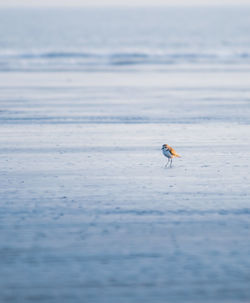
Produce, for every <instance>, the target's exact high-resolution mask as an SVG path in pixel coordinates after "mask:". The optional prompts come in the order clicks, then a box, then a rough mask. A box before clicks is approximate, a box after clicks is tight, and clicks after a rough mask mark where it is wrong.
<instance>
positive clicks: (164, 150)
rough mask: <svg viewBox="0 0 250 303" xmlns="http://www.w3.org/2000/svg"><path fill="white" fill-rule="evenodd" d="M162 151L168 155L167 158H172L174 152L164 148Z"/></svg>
mask: <svg viewBox="0 0 250 303" xmlns="http://www.w3.org/2000/svg"><path fill="white" fill-rule="evenodd" d="M162 153H163V155H164V156H165V157H167V158H172V154H171V153H170V151H169V150H166V149H163V150H162Z"/></svg>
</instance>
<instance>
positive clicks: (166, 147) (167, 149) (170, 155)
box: [161, 144, 181, 167]
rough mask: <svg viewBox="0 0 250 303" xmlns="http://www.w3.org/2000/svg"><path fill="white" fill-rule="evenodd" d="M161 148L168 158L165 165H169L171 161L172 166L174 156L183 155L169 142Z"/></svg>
mask: <svg viewBox="0 0 250 303" xmlns="http://www.w3.org/2000/svg"><path fill="white" fill-rule="evenodd" d="M161 150H162V153H163V155H164V156H165V157H167V158H168V162H167V164H166V165H165V167H167V166H168V163H169V162H170V167H171V166H172V161H173V158H174V157H178V158H180V157H181V156H180V155H178V154H177V152H176V151H175V150H174V149H173V148H172V147H171V146H169V145H167V144H163V145H162V148H161Z"/></svg>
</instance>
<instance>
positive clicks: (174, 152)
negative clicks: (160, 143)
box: [169, 147, 181, 158]
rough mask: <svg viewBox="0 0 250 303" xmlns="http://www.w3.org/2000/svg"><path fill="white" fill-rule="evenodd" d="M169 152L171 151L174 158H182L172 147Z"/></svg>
mask: <svg viewBox="0 0 250 303" xmlns="http://www.w3.org/2000/svg"><path fill="white" fill-rule="evenodd" d="M169 150H170V153H171V154H172V155H173V156H175V157H179V158H180V157H181V156H180V155H178V154H177V152H176V151H175V150H174V149H173V148H172V147H170V148H169Z"/></svg>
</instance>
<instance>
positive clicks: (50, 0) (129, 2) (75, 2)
mask: <svg viewBox="0 0 250 303" xmlns="http://www.w3.org/2000/svg"><path fill="white" fill-rule="evenodd" d="M241 4H243V5H246V4H247V5H250V0H0V6H13V7H16V6H109V5H119V6H120V5H121V6H156V5H171V6H172V5H180V6H184V5H185V6H190V5H191V6H192V5H241Z"/></svg>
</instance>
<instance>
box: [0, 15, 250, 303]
mask: <svg viewBox="0 0 250 303" xmlns="http://www.w3.org/2000/svg"><path fill="white" fill-rule="evenodd" d="M227 12H228V11H227ZM16 13H17V12H16ZM23 13H25V14H28V12H27V11H25V12H23ZM23 13H20V15H19V13H18V16H19V18H21V16H22V14H23ZM39 14H41V12H39ZM43 14H44V15H43V16H47V15H46V14H47V12H43ZM72 14H73V13H72ZM102 14H104V13H102ZM120 14H124V12H122V13H121V12H120ZM217 14H219V12H217ZM230 14H233V15H234V14H236V15H235V16H237V11H236V12H233V11H230ZM211 16H212V15H211ZM211 16H210V17H211ZM226 16H227V14H226ZM30 18H31V17H30ZM102 18H104V16H102ZM211 18H212V17H211ZM223 18H226V17H225V16H224V17H223ZM31 19H32V18H31ZM31 19H30V20H31ZM243 19H244V18H242V19H241V20H239V23H238V22H236V21H233V22H236V23H234V25H238V24H241V23H242V22H243V21H242V20H243ZM28 20H29V19H28ZM233 20H238V19H233ZM27 22H28V21H27ZM58 22H59V21H58ZM75 22H76V21H75ZM172 22H173V24H175V23H174V21H173V20H172ZM24 24H26V23H24ZM49 24H50V23H49ZM190 24H191V23H190ZM153 25H154V26H156V24H155V23H154V22H152V21H151V27H152V28H154V27H153ZM191 25H192V24H191ZM72 26H73V25H72ZM208 28H209V27H208ZM235 28H237V26H236V27H235ZM142 29H143V27H142ZM9 30H10V29H9ZM26 30H27V29H24V28H21V29H20V31H21V32H24V33H25V31H26ZM92 30H93V29H92ZM56 32H57V31H56V30H55V33H56ZM170 32H172V31H170ZM189 35H191V34H190V32H189ZM10 37H12V38H13V37H15V38H16V39H17V36H16V34H13V35H12V36H11V34H10ZM91 37H92V36H91ZM160 37H162V35H160ZM222 37H224V36H223V35H222ZM244 37H245V36H244V35H243V38H244ZM6 39H7V38H6ZM13 39H14V38H13ZM237 39H239V37H238V36H232V41H234V42H235V44H237V43H238V42H237V41H238V40H237ZM244 39H245V40H244ZM244 39H243V40H244V41H247V39H248V38H247V37H245V38H244ZM177 40H178V39H177ZM219 40H220V41H221V39H219ZM243 40H242V41H243ZM2 41H4V39H3V38H2ZM10 41H11V39H10V40H9V43H10ZM53 41H54V40H53ZM72 41H73V42H74V41H78V40H77V39H72ZM98 41H99V40H98ZM178 41H179V40H178ZM215 41H217V38H216V37H215V40H214V42H215ZM179 42H180V41H179ZM2 43H3V42H2ZM26 43H31V42H29V41H28V42H27V41H26ZM53 43H54V42H53ZM10 44H11V43H10ZM45 44H46V43H45ZM56 44H57V43H56ZM42 45H44V44H42ZM46 45H47V44H46ZM57 45H59V43H58V44H57ZM237 45H238V44H237ZM242 45H243V43H242V44H241V46H242ZM75 47H76V48H77V47H78V44H77V43H75ZM93 47H94V45H93ZM111 48H112V47H111ZM111 48H110V49H111ZM14 50H15V51H18V52H19V51H20V50H19V49H18V50H17V47H16V45H14V46H13V48H12V51H14ZM8 60H10V61H8ZM8 60H7V62H8V72H7V71H6V70H2V72H1V73H0V104H1V108H0V121H1V124H0V130H1V136H0V143H1V145H0V146H1V147H0V154H1V157H0V165H1V170H0V184H1V187H0V194H1V213H0V240H1V241H0V256H1V258H0V274H1V277H2V278H1V282H0V287H1V291H0V301H2V302H18V303H19V302H21V303H23V302H36V301H40V302H46V303H47V302H93V303H96V302H101V303H103V302H108V303H112V302H114V303H116V302H124V303H125V302H126V303H127V302H142V301H143V302H150V303H151V302H160V303H163V302H171V303H172V302H177V303H179V302H180V303H181V302H200V303H203V302H213V303H214V302H227V303H228V302H249V300H250V290H249V280H250V271H249V268H250V258H249V255H250V244H249V241H248V240H249V237H250V223H249V217H250V205H249V196H250V189H249V182H250V177H249V165H250V163H249V158H250V157H249V156H250V148H249V147H250V146H249V145H250V142H249V133H250V124H249V117H250V115H249V111H250V106H249V102H250V88H249V80H250V79H249V75H248V65H247V62H246V64H242V63H239V62H238V63H237V64H236V63H233V62H230V64H229V63H223V62H221V61H220V62H214V61H213V60H210V59H209V60H208V63H207V62H200V63H197V62H193V63H190V62H184V63H183V62H179V63H178V64H174V65H171V66H168V65H160V64H153V65H150V66H148V64H146V65H145V64H144V63H143V64H137V65H136V67H135V66H134V65H130V64H127V65H126V66H119V68H118V69H117V67H107V66H106V68H105V71H100V69H102V68H103V66H101V64H100V63H98V62H97V63H95V64H94V65H91V64H90V66H91V72H90V71H89V70H85V69H84V68H85V67H82V69H81V72H76V71H75V69H74V71H73V70H72V67H71V70H69V71H68V72H63V73H62V72H56V71H55V69H54V66H53V64H52V65H50V64H46V63H44V62H43V63H41V66H42V67H45V69H46V70H47V69H48V68H50V67H51V68H50V70H49V71H48V70H47V72H45V71H44V69H43V68H42V67H41V66H40V65H39V66H37V65H36V71H34V70H32V66H33V65H32V64H33V63H31V62H29V61H28V63H26V70H25V69H23V68H20V65H18V68H17V70H16V69H15V70H14V69H12V68H10V66H11V65H13V64H14V65H15V61H12V60H13V58H10V57H9V58H8ZM15 60H16V59H15ZM18 60H19V61H18V62H19V63H20V62H21V61H20V60H21V59H20V58H19V59H18ZM32 60H33V59H32ZM46 60H47V59H46ZM60 60H61V59H60ZM60 60H59V63H60V68H61V69H63V66H64V65H63V62H62V61H60ZM157 62H158V61H157ZM19 63H18V64H19ZM210 63H211V64H210ZM39 64H40V63H39ZM206 64H207V65H206ZM163 143H168V144H170V145H171V146H173V147H174V148H175V149H176V151H177V152H178V153H179V154H181V156H182V158H180V159H174V162H173V167H172V168H171V169H164V165H165V162H166V160H165V159H164V157H163V156H162V154H161V150H160V149H161V145H162V144H163Z"/></svg>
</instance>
